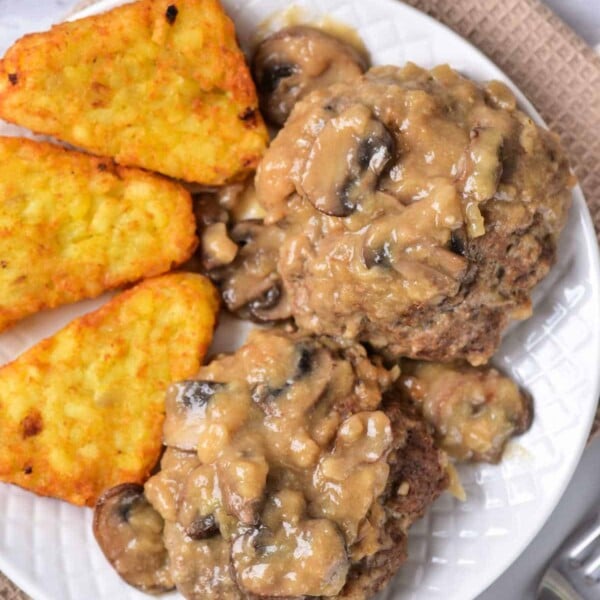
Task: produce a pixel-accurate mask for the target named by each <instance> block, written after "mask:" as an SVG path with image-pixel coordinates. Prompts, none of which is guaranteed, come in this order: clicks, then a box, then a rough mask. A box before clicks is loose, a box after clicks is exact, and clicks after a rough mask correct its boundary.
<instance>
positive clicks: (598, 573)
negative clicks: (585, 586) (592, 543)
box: [583, 546, 600, 584]
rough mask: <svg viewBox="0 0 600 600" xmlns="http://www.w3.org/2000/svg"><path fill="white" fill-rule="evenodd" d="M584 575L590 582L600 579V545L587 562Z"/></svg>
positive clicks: (596, 581)
mask: <svg viewBox="0 0 600 600" xmlns="http://www.w3.org/2000/svg"><path fill="white" fill-rule="evenodd" d="M583 576H584V577H585V580H586V581H587V582H588V583H592V584H593V583H598V582H599V581H600V546H598V547H597V548H596V549H595V550H594V553H593V555H592V557H591V559H590V560H589V561H588V562H586V564H585V569H584V571H583Z"/></svg>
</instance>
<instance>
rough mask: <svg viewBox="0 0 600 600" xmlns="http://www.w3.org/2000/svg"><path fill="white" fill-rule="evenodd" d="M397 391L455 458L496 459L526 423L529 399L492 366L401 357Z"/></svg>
mask: <svg viewBox="0 0 600 600" xmlns="http://www.w3.org/2000/svg"><path fill="white" fill-rule="evenodd" d="M399 389H400V390H401V396H402V397H403V399H404V400H405V401H409V402H412V403H413V404H414V405H415V406H416V407H417V409H418V410H419V412H420V413H421V414H422V415H423V417H424V419H425V420H426V421H427V422H428V423H430V424H431V425H432V426H433V427H434V430H435V434H436V440H437V442H438V443H439V446H440V447H441V448H443V449H444V450H445V451H446V452H448V454H449V455H450V456H452V457H454V458H456V459H458V460H471V461H486V462H492V463H497V462H499V461H500V459H501V457H502V452H503V450H504V447H505V446H506V442H507V441H508V440H509V439H510V438H511V437H513V436H515V435H519V434H521V433H523V432H525V431H527V429H529V426H530V425H531V419H532V415H533V407H532V403H531V397H530V396H529V394H528V393H527V392H524V391H522V390H520V389H519V387H518V386H517V384H516V383H515V382H514V381H512V380H511V379H509V378H508V377H506V376H504V375H502V374H501V373H499V372H498V371H497V370H496V369H494V368H492V367H472V366H470V365H466V364H442V363H427V362H411V361H403V363H402V376H401V378H400V385H399Z"/></svg>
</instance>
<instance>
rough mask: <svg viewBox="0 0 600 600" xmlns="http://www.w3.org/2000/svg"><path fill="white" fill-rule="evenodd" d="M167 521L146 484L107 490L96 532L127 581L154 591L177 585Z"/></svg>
mask: <svg viewBox="0 0 600 600" xmlns="http://www.w3.org/2000/svg"><path fill="white" fill-rule="evenodd" d="M163 525H164V523H163V520H162V518H161V516H160V515H159V514H158V513H157V512H156V511H155V510H154V508H152V506H151V505H150V503H149V502H148V500H146V498H145V497H144V488H143V486H141V485H139V484H135V483H123V484H121V485H117V486H115V487H113V488H110V489H109V490H107V491H106V492H105V493H104V494H102V496H101V497H100V499H99V500H98V503H97V505H96V509H95V512H94V535H95V536H96V538H97V539H98V542H99V544H100V546H101V547H102V549H103V550H104V554H105V556H106V558H107V559H108V561H109V562H110V564H111V565H112V566H113V567H114V568H115V570H116V571H117V573H119V575H121V576H122V577H123V579H125V581H129V582H130V583H131V584H132V585H134V586H135V587H137V588H139V589H140V590H142V591H144V592H148V593H150V594H158V593H160V592H166V591H168V590H170V589H172V588H173V587H174V586H173V579H172V577H171V571H170V569H169V565H168V562H167V551H166V549H165V545H164V543H163V539H162V534H163Z"/></svg>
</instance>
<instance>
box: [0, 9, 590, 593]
mask: <svg viewBox="0 0 600 600" xmlns="http://www.w3.org/2000/svg"><path fill="white" fill-rule="evenodd" d="M544 1H545V2H546V4H548V5H549V6H550V7H551V8H552V9H553V10H554V11H555V12H556V13H558V15H559V16H560V17H562V18H563V19H564V20H565V21H566V22H567V23H568V24H569V25H571V27H573V29H575V31H576V32H577V33H578V34H579V35H580V36H581V37H582V38H583V39H585V40H586V42H587V43H588V44H590V45H591V46H592V47H595V48H596V49H597V50H598V51H600V0H544ZM75 4H77V1H76V0H48V1H43V2H40V0H0V25H6V24H7V22H8V21H10V22H11V23H12V22H14V23H15V24H16V25H17V24H18V25H17V26H18V28H20V27H27V25H29V26H30V27H29V29H43V28H45V27H48V26H50V24H51V23H52V22H53V21H55V20H56V18H57V16H60V15H64V14H65V13H66V12H67V11H68V10H69V8H70V7H72V6H74V5H75ZM15 15H19V17H20V15H27V19H21V18H18V19H16V18H14V17H15ZM2 21H4V23H2ZM21 33H25V31H23V32H20V31H15V36H18V35H20V34H21ZM4 50H5V48H0V53H3V52H4ZM598 465H600V439H597V440H596V441H595V442H594V443H593V444H592V445H591V446H590V447H589V448H588V449H587V450H586V452H585V454H584V456H583V458H582V460H581V463H580V464H579V466H578V468H577V470H576V472H575V474H574V476H573V479H572V480H571V483H570V485H569V487H568V488H567V491H566V492H565V494H564V496H563V498H562V499H561V501H560V503H559V505H558V506H557V508H556V509H555V511H554V512H553V514H552V516H551V517H550V519H549V520H548V522H547V523H546V525H545V526H544V528H543V529H542V531H541V532H540V533H539V534H538V536H537V537H536V538H535V539H534V540H533V542H532V543H531V544H530V545H529V546H528V547H527V549H526V550H525V551H524V552H523V553H522V554H521V556H520V557H519V558H518V559H517V561H516V562H515V563H514V564H513V565H512V566H511V567H510V568H509V569H508V570H507V571H506V572H505V573H504V574H503V575H502V576H501V577H500V578H499V579H497V580H496V581H495V582H494V583H493V584H492V585H491V586H490V587H489V588H488V589H487V590H486V591H485V592H484V593H483V594H481V595H480V596H479V597H478V598H477V600H506V599H508V598H511V599H513V598H514V599H521V598H522V599H529V598H534V595H535V588H536V585H537V582H538V581H539V578H540V577H541V574H542V573H543V570H544V567H545V565H546V564H547V562H548V561H549V559H550V558H551V557H552V555H553V553H554V552H555V551H556V549H557V548H558V546H559V545H560V543H561V542H562V540H563V539H564V538H565V537H566V535H567V534H568V533H569V532H570V531H572V530H573V529H574V528H575V527H576V526H577V524H579V523H580V522H581V521H582V520H583V519H584V517H585V515H586V514H587V513H589V512H590V511H591V510H593V509H594V508H598V503H599V499H600V469H598Z"/></svg>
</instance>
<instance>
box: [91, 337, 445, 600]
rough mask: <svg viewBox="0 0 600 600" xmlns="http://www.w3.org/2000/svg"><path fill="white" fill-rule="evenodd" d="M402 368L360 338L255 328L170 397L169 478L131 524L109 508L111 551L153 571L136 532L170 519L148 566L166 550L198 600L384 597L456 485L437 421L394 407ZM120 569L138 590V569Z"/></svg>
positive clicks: (105, 527)
mask: <svg viewBox="0 0 600 600" xmlns="http://www.w3.org/2000/svg"><path fill="white" fill-rule="evenodd" d="M397 374H398V372H397V368H394V369H392V370H390V371H388V370H386V369H384V368H383V367H381V366H379V365H378V364H377V363H373V362H371V361H370V360H369V359H368V358H367V356H366V352H365V350H364V349H363V348H362V347H361V346H358V345H348V346H347V347H346V348H343V349H342V348H339V347H337V346H335V345H334V344H333V343H332V342H331V341H330V340H327V339H324V338H323V339H319V338H314V337H308V336H305V335H302V334H301V333H285V332H283V331H280V330H276V329H271V330H263V331H254V332H252V333H251V334H250V336H249V338H248V341H247V343H246V344H245V345H244V346H243V347H242V348H240V349H239V350H238V351H237V352H236V353H235V354H232V355H227V356H225V355H222V356H220V357H218V358H216V359H215V360H213V362H211V363H210V364H209V365H208V366H206V367H203V368H202V369H200V372H199V373H198V375H197V378H196V379H190V380H186V381H182V382H180V383H177V384H175V385H173V386H172V387H171V388H170V389H169V391H168V394H167V402H166V419H165V424H164V441H165V444H166V445H167V450H166V452H165V454H164V456H163V458H162V462H161V470H160V471H159V472H158V473H157V474H156V475H154V476H153V477H152V478H151V479H150V480H149V481H148V482H146V485H145V488H144V492H145V499H143V498H141V495H140V494H139V490H138V491H137V492H136V494H137V495H136V496H135V498H136V499H135V502H136V503H139V505H140V506H141V507H142V510H144V511H146V510H147V505H146V504H145V502H146V501H148V502H149V503H150V504H151V505H152V506H153V507H154V509H155V510H156V513H150V512H145V515H146V516H145V517H144V518H143V519H142V518H140V519H139V520H137V525H136V524H134V525H133V528H132V527H129V526H128V525H127V523H126V521H127V519H128V518H129V517H128V516H126V515H125V516H121V517H120V518H119V516H118V515H123V514H124V511H122V510H119V509H118V508H117V509H116V510H115V511H113V512H114V513H115V514H116V515H117V516H116V517H115V518H114V519H109V518H105V519H103V518H102V513H103V512H105V511H106V502H105V501H104V502H102V501H101V503H100V504H99V505H98V507H97V508H96V527H95V533H96V537H97V539H98V541H99V543H100V545H101V547H102V549H103V551H104V553H105V554H106V555H107V557H109V560H110V557H115V556H116V557H119V559H120V561H121V564H122V565H123V564H128V565H134V564H137V565H142V564H143V557H142V556H140V555H139V552H138V549H139V547H140V544H138V543H137V542H133V541H132V537H131V535H134V536H139V539H142V538H144V539H145V538H147V537H148V536H150V535H151V532H157V531H159V529H160V527H159V525H158V524H157V519H158V518H162V519H163V520H164V529H163V539H164V546H165V549H166V552H167V558H166V559H164V555H163V554H161V553H160V552H159V550H158V544H157V543H156V540H155V538H152V539H153V543H152V544H151V545H148V552H149V557H148V558H149V560H151V561H155V560H156V561H157V562H156V563H154V562H153V564H158V562H159V556H161V557H163V558H160V569H161V570H160V573H162V572H163V571H162V569H163V567H164V565H167V566H168V567H169V569H170V575H171V577H172V580H173V583H174V585H175V586H176V587H177V589H178V590H179V591H180V592H181V593H182V594H183V595H184V596H185V597H186V598H188V599H196V600H200V599H202V600H210V599H211V598H214V599H217V598H218V599H221V600H222V599H243V598H257V597H261V598H274V597H285V598H290V599H291V598H304V597H306V596H317V597H322V596H327V597H334V598H355V599H357V600H358V599H362V598H369V597H371V595H372V594H374V593H375V592H376V591H378V590H379V589H381V588H382V587H383V586H384V585H385V584H386V583H387V581H389V579H390V578H391V577H392V576H393V575H394V574H395V572H396V570H397V569H398V567H399V566H400V564H401V563H402V562H403V561H404V560H405V558H406V535H407V530H408V527H409V526H410V524H411V523H412V522H413V521H414V520H415V519H417V518H419V517H420V516H421V515H422V514H423V511H424V510H425V508H426V507H427V506H428V505H429V504H430V503H431V502H432V501H433V500H434V499H435V498H436V497H437V496H438V494H439V493H440V492H441V491H442V490H443V489H444V488H445V487H446V486H447V474H446V459H445V455H444V453H443V452H440V451H439V450H437V449H436V447H435V446H434V443H433V438H432V437H431V436H430V434H429V432H428V429H427V427H426V425H425V424H424V423H423V422H422V420H421V419H420V418H419V417H418V416H416V415H415V413H414V412H411V408H410V407H406V408H405V407H404V405H403V404H401V403H399V402H396V401H395V402H393V403H391V404H390V405H389V406H386V404H385V402H386V399H385V398H383V394H384V393H385V391H386V390H387V389H388V388H390V386H391V384H392V382H393V380H394V379H395V378H396V377H397ZM382 401H383V404H382ZM126 493H127V496H125V500H124V502H126V503H127V502H128V500H127V499H126V498H127V497H129V490H128V491H127V492H126ZM118 494H119V492H118V491H117V492H114V497H117V495H118ZM133 494H134V490H131V495H132V496H133ZM109 495H110V496H111V497H113V496H112V493H111V492H109ZM159 515H160V517H159ZM144 522H146V523H147V525H146V527H144ZM120 531H123V532H124V534H123V535H121V534H120V533H119V532H120ZM152 535H153V534H152ZM134 539H136V540H137V539H138V538H137V537H134ZM112 562H113V563H114V562H115V561H114V558H113V559H112ZM119 573H120V574H121V575H122V576H123V577H124V578H125V579H126V580H127V581H128V582H129V583H131V584H132V585H136V586H138V587H139V581H140V576H139V570H138V569H136V568H134V567H131V568H129V569H125V568H121V569H120V570H119ZM131 573H133V574H134V576H131ZM161 579H162V581H163V582H167V583H168V581H169V578H168V577H167V576H165V577H162V576H161ZM154 584H155V582H151V585H154ZM145 585H148V584H147V583H146V584H145Z"/></svg>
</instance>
